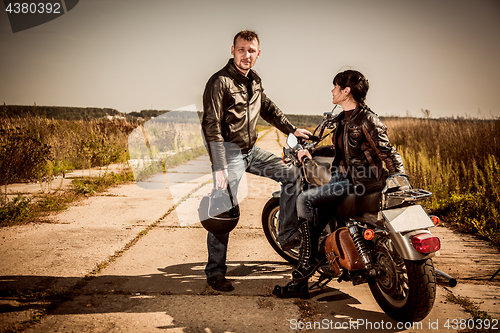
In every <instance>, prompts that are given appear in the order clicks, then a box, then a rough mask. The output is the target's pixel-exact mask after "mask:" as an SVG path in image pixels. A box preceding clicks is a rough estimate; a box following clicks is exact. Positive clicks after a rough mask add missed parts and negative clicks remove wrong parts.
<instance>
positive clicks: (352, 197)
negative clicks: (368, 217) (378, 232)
mask: <svg viewBox="0 0 500 333" xmlns="http://www.w3.org/2000/svg"><path fill="white" fill-rule="evenodd" d="M381 197H382V191H376V192H371V193H368V194H364V195H356V194H354V193H352V194H349V195H348V196H347V197H345V198H344V199H343V200H342V201H341V202H340V204H339V206H338V208H337V215H338V216H339V217H340V218H342V219H347V218H351V217H355V216H359V215H363V214H365V213H372V214H375V213H378V212H379V211H380V199H381Z"/></svg>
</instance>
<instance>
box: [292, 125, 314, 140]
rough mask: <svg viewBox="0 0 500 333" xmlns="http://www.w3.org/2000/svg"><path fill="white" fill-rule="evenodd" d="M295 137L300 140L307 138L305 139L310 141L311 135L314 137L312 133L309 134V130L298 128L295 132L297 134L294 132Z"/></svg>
mask: <svg viewBox="0 0 500 333" xmlns="http://www.w3.org/2000/svg"><path fill="white" fill-rule="evenodd" d="M293 135H295V136H296V137H298V138H305V139H308V138H309V135H312V133H311V132H309V131H308V130H306V129H303V128H297V129H296V130H295V132H293Z"/></svg>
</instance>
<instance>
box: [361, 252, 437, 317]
mask: <svg viewBox="0 0 500 333" xmlns="http://www.w3.org/2000/svg"><path fill="white" fill-rule="evenodd" d="M384 248H385V247H384ZM385 249H386V250H384V251H374V252H372V255H373V256H374V258H373V259H374V260H378V263H376V264H377V265H379V267H382V269H385V273H384V274H382V275H381V276H379V277H377V278H373V279H371V280H369V285H370V290H371V292H372V294H373V297H374V298H375V300H376V301H377V303H378V305H379V306H380V307H381V308H382V310H383V311H384V312H385V313H386V314H387V315H388V316H389V317H391V318H392V319H394V320H396V321H399V322H417V321H421V320H422V319H424V318H425V317H426V316H427V315H428V314H429V312H430V311H431V309H432V306H433V305H434V301H435V299H436V274H435V271H434V265H433V263H432V260H431V259H426V260H421V261H409V260H404V259H403V258H401V257H400V256H399V254H397V253H396V255H394V254H393V255H389V253H390V251H389V250H387V248H385ZM393 253H394V252H393ZM391 257H393V258H391ZM383 266H385V268H384V267H383Z"/></svg>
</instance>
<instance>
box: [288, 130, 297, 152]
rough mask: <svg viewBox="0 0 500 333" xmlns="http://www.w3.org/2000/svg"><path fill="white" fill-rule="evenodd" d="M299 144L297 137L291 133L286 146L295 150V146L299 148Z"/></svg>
mask: <svg viewBox="0 0 500 333" xmlns="http://www.w3.org/2000/svg"><path fill="white" fill-rule="evenodd" d="M298 143H299V142H298V141H297V137H296V136H295V135H293V134H292V133H290V135H289V136H288V138H287V139H286V144H287V145H288V147H290V148H295V146H297V144H298Z"/></svg>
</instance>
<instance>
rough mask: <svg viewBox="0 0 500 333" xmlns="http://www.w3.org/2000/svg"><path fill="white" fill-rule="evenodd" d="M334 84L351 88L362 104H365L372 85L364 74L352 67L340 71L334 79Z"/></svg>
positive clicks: (356, 99) (356, 98)
mask: <svg viewBox="0 0 500 333" xmlns="http://www.w3.org/2000/svg"><path fill="white" fill-rule="evenodd" d="M333 84H334V85H339V86H340V88H342V89H345V88H346V87H349V88H351V94H352V97H354V100H355V101H356V102H358V103H359V104H361V105H365V98H366V93H367V92H368V88H369V87H370V85H369V84H368V80H367V79H366V78H365V76H364V75H363V74H361V73H360V72H358V71H354V70H352V69H348V70H346V71H343V72H340V73H338V74H337V75H335V78H334V79H333Z"/></svg>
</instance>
